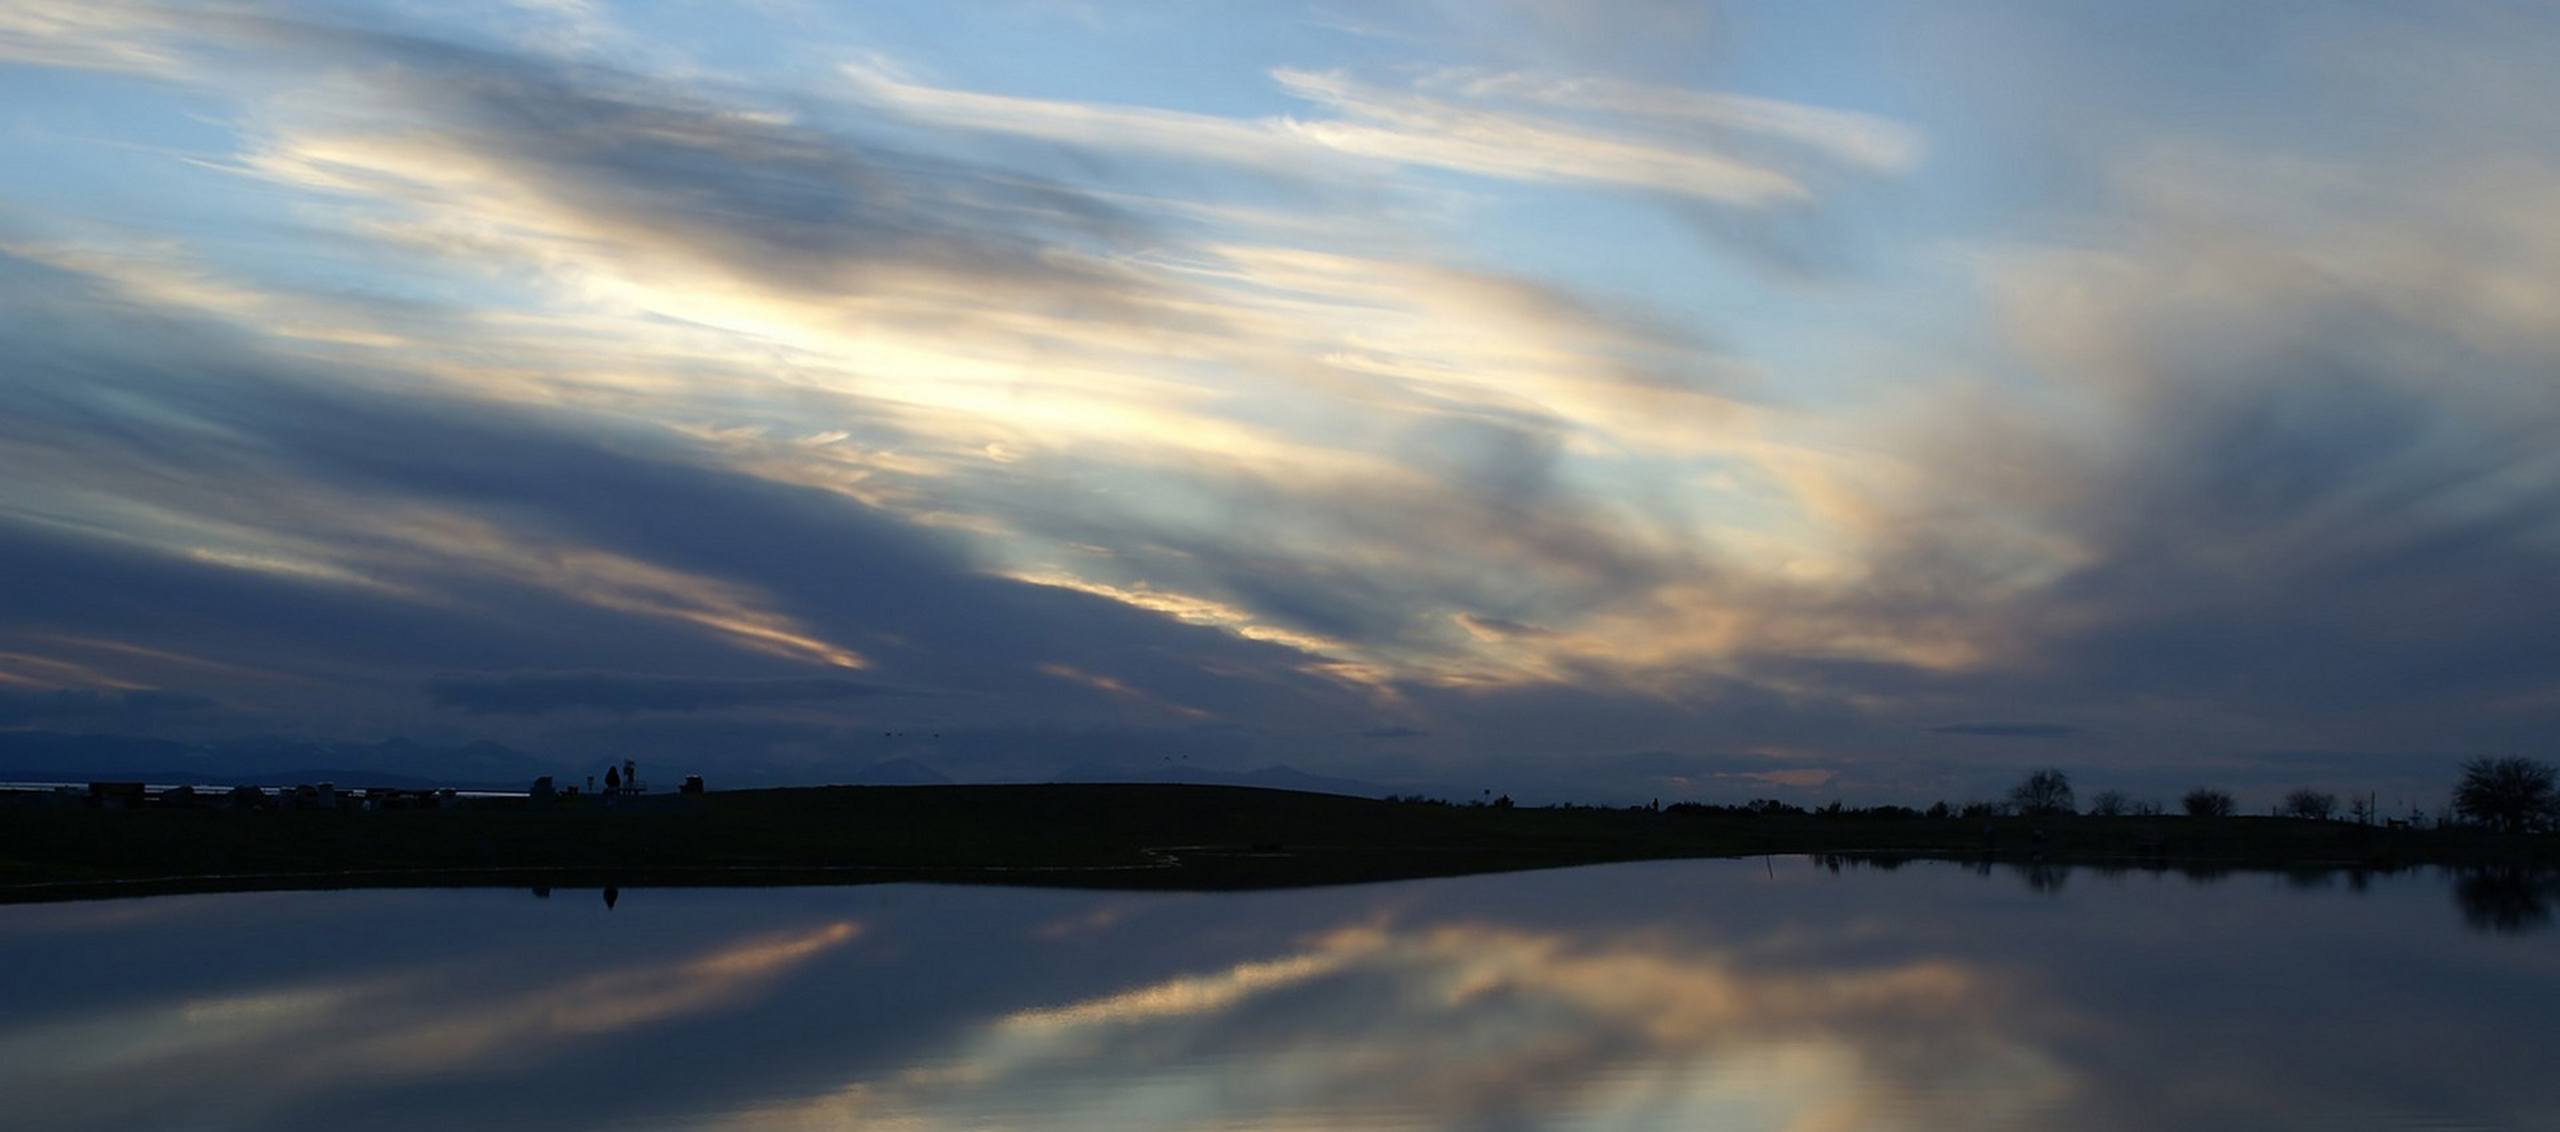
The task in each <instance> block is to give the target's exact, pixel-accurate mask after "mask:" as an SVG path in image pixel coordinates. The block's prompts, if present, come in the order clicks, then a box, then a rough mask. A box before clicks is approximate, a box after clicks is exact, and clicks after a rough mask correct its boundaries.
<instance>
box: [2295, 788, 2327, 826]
mask: <svg viewBox="0 0 2560 1132" xmlns="http://www.w3.org/2000/svg"><path fill="white" fill-rule="evenodd" d="M2284 812H2285V813H2287V814H2290V815H2292V816H2294V817H2297V818H2310V819H2312V820H2313V821H2327V820H2329V815H2331V814H2334V813H2336V812H2338V796H2337V795H2335V794H2324V793H2322V792H2320V791H2318V790H2314V789H2311V788H2310V787H2308V786H2306V787H2303V788H2302V789H2300V790H2296V791H2294V792H2293V793H2291V794H2287V795H2285V796H2284Z"/></svg>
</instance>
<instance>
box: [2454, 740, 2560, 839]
mask: <svg viewBox="0 0 2560 1132" xmlns="http://www.w3.org/2000/svg"><path fill="white" fill-rule="evenodd" d="M2553 779H2554V772H2553V770H2552V767H2551V764H2549V763H2545V762H2536V761H2534V760H2532V759H2527V758H2505V759H2473V760H2471V761H2470V762H2467V763H2464V764H2462V781H2461V783H2460V784H2458V785H2456V786H2455V787H2454V788H2453V808H2454V809H2456V810H2459V811H2461V813H2462V816H2464V817H2467V818H2470V819H2471V820H2473V821H2476V822H2479V823H2481V824H2482V825H2486V826H2489V827H2491V828H2493V829H2500V830H2504V831H2506V832H2508V833H2522V832H2524V831H2526V830H2529V829H2535V828H2539V827H2540V826H2542V825H2544V824H2547V823H2550V822H2552V821H2554V820H2560V792H2555V790H2554V786H2553Z"/></svg>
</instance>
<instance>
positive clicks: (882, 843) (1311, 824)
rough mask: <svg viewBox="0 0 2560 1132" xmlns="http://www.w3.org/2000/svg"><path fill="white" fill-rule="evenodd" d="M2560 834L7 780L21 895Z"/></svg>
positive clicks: (2449, 846)
mask: <svg viewBox="0 0 2560 1132" xmlns="http://www.w3.org/2000/svg"><path fill="white" fill-rule="evenodd" d="M2555 850H2560V839H2554V838H2550V837H2522V836H2520V837H2498V836H2495V835H2491V834H2488V833H2485V832H2482V831H2478V830H2473V829H2443V830H2423V831H2422V830H2405V829H2383V828H2378V827H2370V826H2358V825H2352V824H2348V823H2343V822H2315V821H2299V820H2292V819H2280V818H2218V819H2196V818H2181V817H2147V818H2090V817H2064V818H2044V819H2030V818H1997V819H1991V820H1989V821H1985V820H1983V819H1979V818H1975V819H1956V818H1946V819H1931V818H1925V817H1874V816H1861V815H1857V814H1854V813H1853V814H1845V815H1828V814H1820V813H1812V814H1757V815H1754V814H1743V813H1733V812H1715V813H1672V812H1661V813H1655V812H1650V811H1646V810H1640V809H1638V810H1607V809H1591V808H1557V809H1528V808H1521V809H1512V808H1495V807H1490V806H1449V805H1440V804H1430V803H1413V802H1379V801H1371V800H1367V799H1361V798H1348V797H1340V796H1335V795H1326V794H1304V793H1296V792H1291V791H1281V790H1262V789H1252V788H1244V787H1225V786H1157V785H1041V786H903V787H823V788H810V789H792V790H751V791H735V792H720V793H712V794H708V795H699V796H693V797H677V796H654V797H650V798H646V799H636V800H632V799H626V800H624V801H623V803H622V804H620V805H615V806H611V807H607V806H605V805H602V804H600V803H599V802H597V801H596V800H594V799H580V800H567V801H563V802H561V803H559V804H556V805H552V806H549V807H547V808H544V807H536V806H534V805H532V804H529V803H528V802H527V801H525V800H523V799H487V800H473V801H466V802H463V803H460V804H458V805H455V806H453V807H450V808H446V809H421V810H392V811H385V812H379V813H367V812H351V811H344V810H339V811H308V810H306V811H284V812H278V811H268V810H232V809H227V808H220V807H213V806H206V807H193V808H187V807H177V808H163V807H159V806H157V805H154V806H146V807H143V808H139V809H133V810H123V811H119V810H111V809H97V808H89V807H85V806H80V805H63V804H59V803H55V802H53V801H51V800H48V799H43V798H40V797H36V796H28V797H22V798H20V799H17V800H15V801H7V800H0V900H5V901H25V900H48V899H66V898H76V897H88V896H100V895H122V894H132V893H141V892H169V891H221V890H251V889H276V888H309V887H350V886H362V885H522V884H537V883H549V884H561V885H576V884H587V883H603V882H611V883H618V884H631V885H643V884H829V883H862V882H871V881H887V880H936V881H959V882H977V883H1013V884H1047V885H1082V886H1110V887H1127V888H1254V887H1273V886H1285V885H1305V884H1334V883H1344V882H1353V881H1369V880H1385V879H1393V878H1399V877H1422V876H1441V875H1450V874H1457V873H1471V872H1490V871H1498V870H1506V869H1523V868H1540V867H1548V866H1558V865H1575V864H1590V863H1597V862H1604V861H1623V860H1635V859H1642V858H1657V857H1699V856H1737V855H1755V854H1761V853H1851V854H1857V853H1890V854H1904V855H1915V856H1937V857H1985V856H1988V857H1995V858H2003V859H2021V860H2024V859H2046V860H2053V861H2057V862H2062V861H2093V862H2095V861H2131V862H2142V861H2158V862H2164V863H2173V862H2189V861H2194V862H2214V863H2223V864H2230V865H2267V866H2286V865H2318V864H2360V865H2380V866H2393V865H2403V864H2423V863H2452V864H2460V863H2479V862H2491V861H2500V862H2505V861H2522V862H2549V861H2551V860H2553V859H2554V858H2555V857H2560V852H2555Z"/></svg>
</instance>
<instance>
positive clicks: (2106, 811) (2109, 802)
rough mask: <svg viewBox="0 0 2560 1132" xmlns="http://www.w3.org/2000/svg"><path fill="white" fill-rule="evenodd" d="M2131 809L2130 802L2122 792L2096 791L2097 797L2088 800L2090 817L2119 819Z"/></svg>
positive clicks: (2131, 803)
mask: <svg viewBox="0 0 2560 1132" xmlns="http://www.w3.org/2000/svg"><path fill="white" fill-rule="evenodd" d="M2132 808H2133V802H2132V800H2130V799H2128V798H2126V797H2125V796H2124V791H2122V790H2101V791H2098V796H2097V797H2095V798H2091V799H2089V814H2090V816H2092V817H2101V818H2120V817H2123V816H2124V815H2125V814H2126V813H2127V812H2129V811H2130V810H2131V809H2132Z"/></svg>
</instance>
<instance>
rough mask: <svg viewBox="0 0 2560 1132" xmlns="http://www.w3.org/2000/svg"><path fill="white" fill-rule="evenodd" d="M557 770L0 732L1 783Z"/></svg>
mask: <svg viewBox="0 0 2560 1132" xmlns="http://www.w3.org/2000/svg"><path fill="white" fill-rule="evenodd" d="M557 773H560V771H559V769H558V768H556V767H554V766H552V765H550V764H549V763H546V762H543V761H542V760H540V759H536V758H534V757H532V756H530V755H527V754H525V753H523V752H521V751H517V750H514V749H513V748H510V747H506V746H502V745H500V744H497V743H490V742H485V741H484V742H474V743H464V744H460V745H456V746H439V745H434V744H428V743H420V742H417V741H415V740H411V739H385V740H382V741H381V742H376V743H347V742H314V741H311V740H307V739H284V738H269V739H238V740H226V741H224V742H220V743H209V744H200V743H180V742H174V741H171V740H167V739H141V738H135V737H133V736H130V735H67V734H63V733H61V732H55V731H0V780H7V781H13V782H90V781H134V782H156V783H164V784H168V785H173V786H174V785H208V784H219V785H226V786H240V785H249V786H280V785H291V784H294V783H301V782H334V783H337V784H338V785H341V786H392V787H402V788H418V787H427V786H456V787H464V788H475V787H477V788H491V789H504V790H521V789H523V788H524V787H525V786H526V784H528V783H530V782H532V781H533V780H534V778H535V776H537V775H544V774H557Z"/></svg>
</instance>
